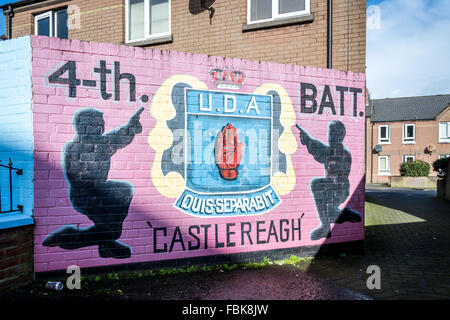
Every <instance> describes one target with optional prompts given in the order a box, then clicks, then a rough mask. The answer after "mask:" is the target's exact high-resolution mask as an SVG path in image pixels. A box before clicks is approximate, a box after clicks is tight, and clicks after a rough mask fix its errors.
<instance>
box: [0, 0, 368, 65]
mask: <svg viewBox="0 0 450 320" xmlns="http://www.w3.org/2000/svg"><path fill="white" fill-rule="evenodd" d="M2 9H3V12H4V14H5V19H6V26H7V34H9V36H11V37H13V38H16V37H21V36H24V35H31V34H41V35H49V36H58V37H62V38H67V37H68V38H72V39H79V40H85V41H97V42H108V43H114V44H129V45H133V46H142V47H158V48H161V49H164V50H176V51H184V52H191V53H204V54H208V55H219V56H226V57H231V58H234V57H236V58H242V59H251V60H264V61H272V62H280V63H291V64H297V65H303V66H313V67H327V66H331V67H332V68H333V69H339V70H350V71H355V72H365V65H366V63H365V56H366V51H365V50H366V1H363V0H334V1H328V2H327V1H323V0H300V1H286V0H284V1H280V0H265V1H260V0H258V1H255V0H248V1H245V0H227V1H213V0H189V1H188V0H185V1H182V0H158V1H155V0H153V1H150V0H139V1H138V0H98V1H88V0H72V1H64V0H47V1H42V0H41V1H36V0H24V1H19V2H16V3H13V4H11V5H10V6H8V5H4V6H3V7H2ZM147 13H148V14H147ZM65 21H67V25H65V24H64V22H65ZM8 26H10V28H8ZM145 26H149V27H148V28H146V27H145Z"/></svg>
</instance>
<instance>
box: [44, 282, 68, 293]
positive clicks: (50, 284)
mask: <svg viewBox="0 0 450 320" xmlns="http://www.w3.org/2000/svg"><path fill="white" fill-rule="evenodd" d="M45 287H46V288H47V289H50V290H57V291H60V290H62V289H63V288H64V285H63V284H62V282H59V281H49V282H47V283H46V284H45Z"/></svg>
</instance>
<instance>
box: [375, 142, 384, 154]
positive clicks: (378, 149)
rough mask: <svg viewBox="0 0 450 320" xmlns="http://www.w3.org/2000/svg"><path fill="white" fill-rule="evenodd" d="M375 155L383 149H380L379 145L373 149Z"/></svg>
mask: <svg viewBox="0 0 450 320" xmlns="http://www.w3.org/2000/svg"><path fill="white" fill-rule="evenodd" d="M373 150H374V151H375V152H376V153H380V152H381V150H383V148H382V147H381V144H377V145H376V146H375V148H374V149H373Z"/></svg>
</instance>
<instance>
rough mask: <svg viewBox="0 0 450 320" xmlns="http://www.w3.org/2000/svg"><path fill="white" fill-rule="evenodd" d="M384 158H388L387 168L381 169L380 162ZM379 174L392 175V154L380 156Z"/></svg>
mask: <svg viewBox="0 0 450 320" xmlns="http://www.w3.org/2000/svg"><path fill="white" fill-rule="evenodd" d="M382 158H386V160H387V161H386V164H387V170H381V166H380V162H381V159H382ZM378 175H379V176H390V175H391V157H390V156H378Z"/></svg>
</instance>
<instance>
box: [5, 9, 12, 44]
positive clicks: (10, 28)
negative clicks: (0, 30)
mask: <svg viewBox="0 0 450 320" xmlns="http://www.w3.org/2000/svg"><path fill="white" fill-rule="evenodd" d="M12 17H14V11H13V8H12V6H11V5H8V12H7V16H6V24H7V27H8V33H7V35H6V37H7V38H8V40H9V39H11V38H12V23H11V22H12V21H11V20H12Z"/></svg>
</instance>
